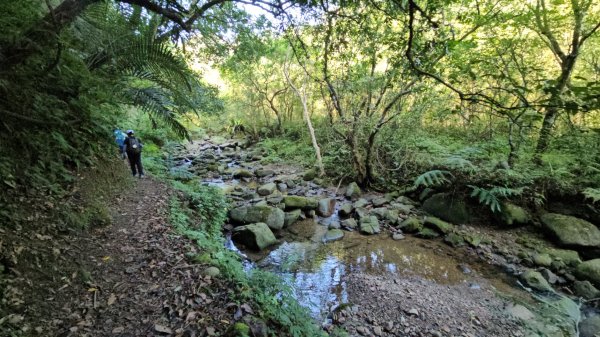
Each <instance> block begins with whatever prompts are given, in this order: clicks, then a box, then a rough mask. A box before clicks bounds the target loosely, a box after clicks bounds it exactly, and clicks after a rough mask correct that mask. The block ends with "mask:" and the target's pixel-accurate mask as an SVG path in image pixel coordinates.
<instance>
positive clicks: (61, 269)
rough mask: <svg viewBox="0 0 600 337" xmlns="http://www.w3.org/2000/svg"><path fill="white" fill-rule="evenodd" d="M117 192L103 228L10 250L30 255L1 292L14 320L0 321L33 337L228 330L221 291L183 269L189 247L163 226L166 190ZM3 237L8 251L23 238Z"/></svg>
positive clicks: (151, 184) (194, 269)
mask: <svg viewBox="0 0 600 337" xmlns="http://www.w3.org/2000/svg"><path fill="white" fill-rule="evenodd" d="M125 192H126V194H123V195H121V196H120V197H119V198H116V199H115V200H114V203H113V205H112V210H111V211H112V217H113V223H112V225H109V226H105V227H101V228H95V229H91V230H89V231H87V232H78V233H73V234H72V235H54V234H49V235H37V236H36V235H35V234H33V233H31V234H32V235H31V236H30V239H28V240H21V241H22V242H19V243H18V244H23V245H28V246H26V247H24V248H22V251H24V252H30V253H23V254H21V255H20V259H19V260H20V261H21V262H20V263H19V265H21V266H22V267H21V271H16V270H17V269H19V268H15V272H16V273H18V274H17V275H18V276H17V277H15V278H13V279H10V280H9V285H8V288H7V289H8V291H9V293H12V296H13V297H12V300H13V301H20V302H21V303H20V304H21V305H17V306H15V307H13V308H14V309H19V311H20V313H19V314H18V315H14V314H13V315H12V316H10V317H9V318H8V319H6V320H5V321H7V322H8V321H11V322H12V323H13V327H15V326H18V325H20V327H21V328H20V329H21V330H22V331H23V330H24V331H25V334H24V335H32V336H65V337H66V336H160V335H171V336H205V335H214V334H217V333H219V332H220V331H221V332H222V330H224V329H225V328H227V326H228V325H229V324H228V323H229V321H228V318H230V317H231V316H232V315H231V313H227V312H226V311H225V310H226V309H225V308H227V304H228V303H230V296H229V295H230V293H228V291H229V290H227V289H229V288H230V287H229V285H227V284H224V283H222V282H223V281H221V280H218V279H213V278H211V277H209V276H202V274H203V269H204V268H205V266H202V265H189V264H188V263H187V261H186V258H185V255H184V254H185V253H186V252H187V253H189V252H196V248H195V245H194V244H193V243H192V242H190V241H189V240H188V239H186V238H183V237H180V236H179V235H177V234H176V233H174V232H173V230H172V229H171V227H170V225H169V224H168V200H169V196H170V195H172V193H174V192H172V191H170V189H169V188H167V186H166V185H164V184H162V183H160V182H157V181H155V180H152V179H144V180H139V181H136V182H135V184H134V186H133V187H132V188H131V189H130V190H128V191H124V193H125ZM7 234H9V236H10V235H14V237H13V239H14V240H13V244H14V242H18V241H19V240H20V239H19V238H22V237H23V236H17V235H16V233H7ZM20 234H23V233H20ZM31 238H33V240H32V239H31ZM7 242H8V240H7ZM29 242H32V244H31V245H30V244H29ZM5 248H6V247H5ZM12 248H14V247H12ZM13 250H14V249H13ZM27 254H29V256H28V257H27ZM25 260H30V261H29V262H28V261H25ZM31 262H33V263H31ZM30 263H31V264H32V265H33V268H32V269H26V268H28V267H27V266H26V265H29V264H30ZM36 264H37V268H36V267H35V265H36ZM78 266H79V267H78ZM45 268H53V269H54V270H52V271H49V270H47V269H45ZM9 299H10V297H9ZM4 323H6V322H4ZM0 325H1V324H0ZM0 331H1V330H0Z"/></svg>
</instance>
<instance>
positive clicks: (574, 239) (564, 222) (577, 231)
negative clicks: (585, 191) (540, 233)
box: [540, 213, 600, 248]
mask: <svg viewBox="0 0 600 337" xmlns="http://www.w3.org/2000/svg"><path fill="white" fill-rule="evenodd" d="M540 220H541V221H542V224H543V226H544V229H545V230H546V232H547V233H548V234H550V235H551V236H552V237H554V238H555V239H556V240H557V241H558V243H560V244H561V245H563V246H567V247H574V248H600V230H599V229H598V228H597V227H596V226H594V225H593V224H592V223H590V222H588V221H585V220H583V219H579V218H576V217H572V216H569V215H563V214H557V213H546V214H544V215H542V216H541V217H540Z"/></svg>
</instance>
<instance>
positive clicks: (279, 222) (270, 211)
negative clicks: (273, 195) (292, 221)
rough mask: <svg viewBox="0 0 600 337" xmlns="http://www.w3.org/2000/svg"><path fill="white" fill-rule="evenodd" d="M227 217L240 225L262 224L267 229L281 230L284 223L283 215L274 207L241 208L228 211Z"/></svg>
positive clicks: (255, 206)
mask: <svg viewBox="0 0 600 337" xmlns="http://www.w3.org/2000/svg"><path fill="white" fill-rule="evenodd" d="M229 217H230V218H231V220H233V221H234V222H237V223H240V224H250V223H257V222H262V223H266V224H267V226H269V228H272V229H281V228H283V224H284V221H285V214H284V213H283V211H282V210H281V209H279V208H276V207H271V206H267V205H254V206H242V207H238V208H234V209H232V210H231V211H229Z"/></svg>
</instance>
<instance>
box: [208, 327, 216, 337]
mask: <svg viewBox="0 0 600 337" xmlns="http://www.w3.org/2000/svg"><path fill="white" fill-rule="evenodd" d="M206 333H207V334H208V335H209V336H214V335H216V334H217V332H216V331H215V328H213V327H212V326H209V327H207V328H206Z"/></svg>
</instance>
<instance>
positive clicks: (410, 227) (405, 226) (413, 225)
mask: <svg viewBox="0 0 600 337" xmlns="http://www.w3.org/2000/svg"><path fill="white" fill-rule="evenodd" d="M398 227H399V228H401V229H402V230H403V231H405V232H407V233H414V232H418V231H420V230H421V228H423V222H422V221H421V220H420V219H419V218H417V217H410V218H408V219H406V220H404V221H402V222H401V223H400V225H399V226H398Z"/></svg>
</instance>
